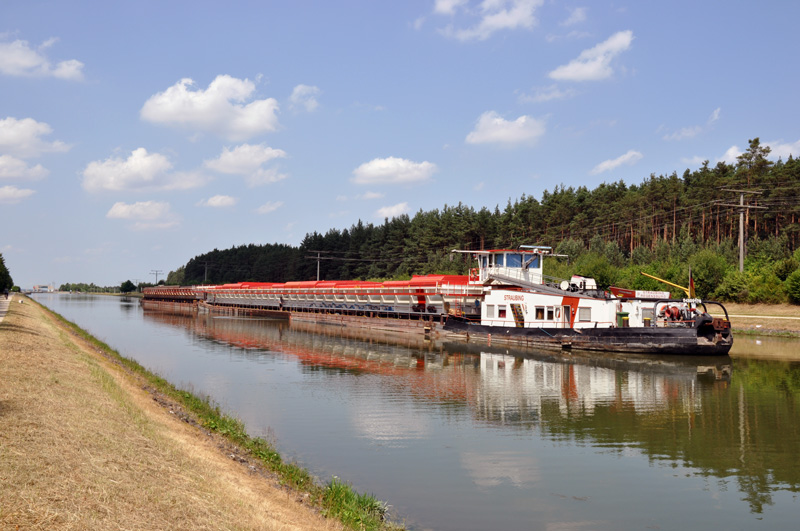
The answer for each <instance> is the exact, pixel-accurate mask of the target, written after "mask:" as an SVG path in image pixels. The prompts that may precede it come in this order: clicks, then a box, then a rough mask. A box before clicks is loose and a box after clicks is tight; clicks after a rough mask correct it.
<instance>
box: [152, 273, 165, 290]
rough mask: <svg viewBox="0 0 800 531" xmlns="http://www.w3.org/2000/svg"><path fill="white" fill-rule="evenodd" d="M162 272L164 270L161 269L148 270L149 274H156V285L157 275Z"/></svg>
mask: <svg viewBox="0 0 800 531" xmlns="http://www.w3.org/2000/svg"><path fill="white" fill-rule="evenodd" d="M163 272H164V271H162V270H161V269H152V270H150V274H151V275H155V276H156V286H157V285H158V275H160V274H161V273H163Z"/></svg>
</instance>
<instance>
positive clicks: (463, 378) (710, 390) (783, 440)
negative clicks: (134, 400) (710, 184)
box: [36, 294, 800, 531]
mask: <svg viewBox="0 0 800 531" xmlns="http://www.w3.org/2000/svg"><path fill="white" fill-rule="evenodd" d="M36 299H37V300H38V301H39V302H41V303H43V304H45V305H46V306H48V307H50V308H51V309H53V310H55V311H57V312H58V313H60V314H62V315H63V316H64V317H66V318H67V319H69V320H71V321H73V322H75V323H77V324H78V325H80V326H81V327H83V328H85V329H87V330H89V331H90V332H91V333H92V334H94V335H95V336H96V337H98V338H100V339H102V340H103V341H105V342H107V343H108V344H109V345H111V346H112V347H113V348H115V349H117V350H118V351H119V352H120V353H121V354H122V355H124V356H126V357H129V358H132V359H134V360H136V361H138V362H139V363H140V364H142V365H143V366H145V367H147V368H148V369H150V370H151V371H154V372H156V373H158V374H160V375H162V376H164V377H165V378H167V379H168V380H169V381H171V382H172V383H174V384H175V385H177V386H179V387H182V388H185V389H189V390H191V391H192V392H194V393H195V394H198V395H207V396H209V397H211V399H212V400H213V401H214V402H216V403H217V404H219V405H220V406H221V407H222V408H223V410H225V411H226V412H228V413H229V414H231V415H234V416H236V417H238V418H240V419H242V420H243V421H244V423H245V424H246V426H247V429H248V432H249V433H250V434H251V435H256V436H262V437H265V438H268V439H269V440H271V441H272V442H273V443H274V444H275V445H276V447H277V448H278V449H279V450H280V451H281V453H282V455H284V457H286V458H287V459H291V460H295V461H297V462H298V463H300V464H301V465H303V466H305V467H306V468H308V469H309V470H311V471H312V473H314V474H315V475H316V476H317V477H318V478H320V479H321V480H322V481H323V482H326V481H328V480H330V478H331V477H332V476H337V477H339V478H341V479H342V480H344V481H347V482H349V483H351V484H352V485H353V486H354V488H355V489H356V490H358V491H360V492H368V493H372V494H374V495H375V496H376V497H378V498H379V499H381V500H385V501H387V502H388V503H389V504H390V506H391V511H392V512H393V514H394V515H395V516H396V518H397V519H399V520H400V521H401V522H402V523H404V524H405V525H406V526H407V527H408V528H410V529H421V530H422V529H425V530H427V529H432V530H459V531H464V530H489V529H504V530H517V529H520V530H540V529H541V530H562V529H569V530H590V529H615V530H616V529H662V530H666V529H681V530H683V529H708V528H711V527H716V528H721V529H750V528H759V529H788V528H794V527H796V525H797V519H798V516H799V515H800V498H798V496H800V492H799V491H800V407H799V406H800V402H799V399H800V361H798V360H800V342H798V341H787V340H775V339H753V338H741V337H738V338H737V339H736V342H735V345H734V350H733V352H732V355H731V357H727V356H726V357H724V358H682V357H670V358H666V357H663V358H653V357H636V356H623V355H599V354H598V355H579V354H565V353H555V352H538V351H531V350H526V351H514V350H510V349H503V348H489V347H486V346H480V345H476V344H468V343H462V342H452V343H447V342H444V343H439V342H426V341H424V339H423V338H420V337H416V336H404V337H402V338H400V339H399V340H398V339H397V338H396V337H395V338H393V339H391V340H390V339H389V338H387V337H383V336H380V335H377V334H375V333H372V332H369V331H364V330H353V329H347V328H341V327H332V326H319V325H318V326H312V325H302V324H298V323H293V324H291V325H289V324H288V323H285V322H278V321H272V320H266V319H258V318H236V319H233V318H225V317H215V316H208V315H201V316H193V315H181V314H179V313H167V312H163V311H152V310H143V309H142V308H141V306H140V305H139V302H138V300H126V299H118V298H115V297H103V296H88V295H66V294H64V295H57V294H40V295H37V296H36Z"/></svg>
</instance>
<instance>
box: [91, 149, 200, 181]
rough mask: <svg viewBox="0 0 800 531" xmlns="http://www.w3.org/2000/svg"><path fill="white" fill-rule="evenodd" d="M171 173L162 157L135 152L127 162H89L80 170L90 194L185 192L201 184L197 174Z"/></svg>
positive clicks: (125, 160)
mask: <svg viewBox="0 0 800 531" xmlns="http://www.w3.org/2000/svg"><path fill="white" fill-rule="evenodd" d="M171 169H172V163H170V161H169V160H168V159H167V157H165V156H164V155H161V154H159V153H147V150H146V149H145V148H138V149H135V150H133V151H132V152H131V154H130V156H129V157H128V158H127V159H121V158H114V157H109V158H107V159H106V160H103V161H93V162H90V163H89V164H88V165H87V166H86V168H85V169H84V170H83V187H84V188H85V189H86V190H88V191H90V192H97V191H100V190H109V191H115V192H119V191H144V190H148V191H153V190H186V189H188V188H194V187H196V186H200V185H202V184H203V183H204V178H203V177H202V176H201V175H199V174H197V173H191V172H176V173H170V170H171Z"/></svg>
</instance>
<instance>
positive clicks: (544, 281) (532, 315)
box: [143, 247, 733, 355]
mask: <svg viewBox="0 0 800 531" xmlns="http://www.w3.org/2000/svg"><path fill="white" fill-rule="evenodd" d="M454 252H462V253H469V254H471V255H473V257H474V258H476V259H477V261H478V264H477V267H475V268H473V269H471V270H470V273H469V275H424V276H414V277H412V278H411V279H410V280H405V281H386V282H365V281H357V280H348V281H301V282H286V283H261V282H242V283H236V284H224V285H219V286H193V287H171V286H164V287H161V286H159V287H154V288H146V289H145V290H144V299H143V304H147V303H158V304H165V305H166V304H181V305H191V307H193V308H196V309H197V311H202V312H220V313H226V314H230V315H266V316H271V317H274V318H281V319H291V320H295V321H308V322H316V323H326V324H334V325H341V326H354V327H363V328H371V329H376V330H387V331H418V332H420V333H424V334H426V335H427V334H431V335H437V336H450V337H462V338H464V339H468V340H472V341H475V340H479V341H481V342H486V343H489V344H491V343H493V342H494V343H498V342H499V343H510V344H516V345H525V346H531V347H537V348H551V349H552V348H555V349H559V350H571V349H576V350H594V351H610V352H630V353H642V354H681V355H725V354H727V353H728V352H729V351H730V348H731V346H732V345H733V335H732V334H731V326H730V320H729V318H728V313H727V310H726V309H725V308H724V306H722V305H721V304H719V303H717V302H713V301H705V300H701V299H697V298H695V297H694V296H693V293H691V292H690V293H688V294H687V295H692V296H687V297H686V298H683V299H673V298H670V293H669V292H660V291H655V292H653V291H649V292H643V291H633V290H622V289H618V288H610V289H609V291H605V290H601V289H598V287H597V284H596V282H595V281H594V280H593V279H591V278H587V277H580V276H573V277H572V279H571V280H569V281H567V280H564V281H560V282H558V281H554V280H553V279H549V278H547V277H545V276H544V274H543V259H544V257H546V256H548V255H551V254H552V252H551V249H550V248H549V247H521V248H519V249H496V250H487V251H454ZM687 291H688V290H687ZM712 312H714V313H715V316H712Z"/></svg>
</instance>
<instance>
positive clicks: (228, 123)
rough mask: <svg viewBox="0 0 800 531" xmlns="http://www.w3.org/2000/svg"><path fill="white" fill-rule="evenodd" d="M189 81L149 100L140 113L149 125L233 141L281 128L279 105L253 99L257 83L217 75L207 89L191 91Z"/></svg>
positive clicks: (183, 81)
mask: <svg viewBox="0 0 800 531" xmlns="http://www.w3.org/2000/svg"><path fill="white" fill-rule="evenodd" d="M193 86H194V81H192V80H191V79H188V78H185V79H182V80H180V81H179V82H178V83H176V84H175V85H173V86H171V87H169V88H168V89H167V90H165V91H164V92H159V93H158V94H155V95H154V96H151V97H150V99H148V100H147V101H146V102H145V104H144V106H143V107H142V110H141V112H140V114H141V117H142V119H143V120H147V121H149V122H154V123H159V124H165V125H175V126H182V127H188V128H192V129H196V130H200V131H207V132H212V133H218V134H220V135H221V136H223V137H225V138H228V139H230V140H233V141H237V140H245V139H247V138H250V137H253V136H256V135H260V134H263V133H269V132H273V131H276V130H277V129H278V126H279V124H278V117H277V112H278V110H279V109H278V102H277V101H276V100H275V99H274V98H267V99H263V100H253V101H251V102H250V103H246V104H245V103H244V102H246V101H248V100H250V99H251V97H252V95H253V93H254V92H255V88H256V86H255V84H254V83H253V82H252V81H250V80H248V79H236V78H234V77H231V76H228V75H220V76H217V78H216V79H214V81H212V82H211V84H210V85H209V86H208V89H207V90H191V88H192V87H193Z"/></svg>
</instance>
